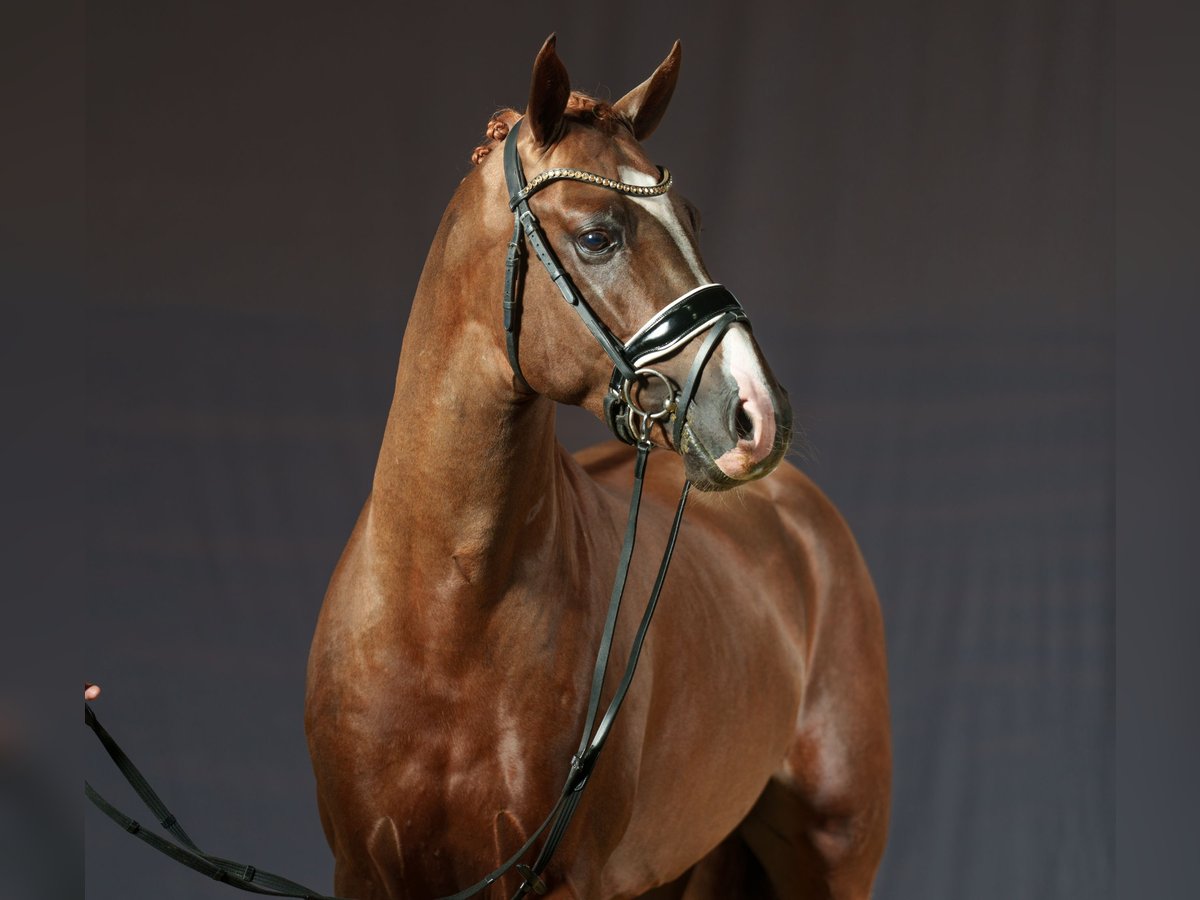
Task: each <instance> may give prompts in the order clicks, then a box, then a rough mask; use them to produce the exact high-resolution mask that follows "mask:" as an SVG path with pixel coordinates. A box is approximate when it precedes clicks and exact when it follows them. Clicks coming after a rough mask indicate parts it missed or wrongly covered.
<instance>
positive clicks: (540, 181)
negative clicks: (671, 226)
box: [512, 166, 672, 206]
mask: <svg viewBox="0 0 1200 900" xmlns="http://www.w3.org/2000/svg"><path fill="white" fill-rule="evenodd" d="M658 171H659V173H660V174H661V177H660V178H659V180H658V184H650V185H646V184H629V183H627V182H624V181H615V180H613V179H612V178H606V177H605V176H603V175H597V174H596V173H595V172H586V171H584V170H583V169H547V170H546V171H545V172H542V173H541V174H539V175H535V176H534V177H533V178H532V179H531V180H530V182H529V184H527V185H526V186H525V189H524V190H523V191H521V192H520V193H519V194H517V195H516V196H515V197H513V199H512V205H513V206H516V205H517V204H518V203H520V202H521V201H522V200H525V199H527V198H528V197H529V195H530V194H533V193H534V192H536V191H537V190H539V189H540V188H542V187H544V186H545V185H547V184H549V183H550V182H551V181H564V180H567V181H582V182H584V183H585V184H594V185H596V186H597V187H603V188H608V189H609V190H610V191H618V192H620V193H622V194H631V195H633V196H635V197H657V196H659V195H660V194H665V193H666V192H667V191H668V190H670V189H671V180H672V179H671V173H670V171H669V170H667V169H664V168H663V167H662V166H659V167H658Z"/></svg>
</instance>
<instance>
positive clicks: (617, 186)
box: [508, 122, 674, 209]
mask: <svg viewBox="0 0 1200 900" xmlns="http://www.w3.org/2000/svg"><path fill="white" fill-rule="evenodd" d="M517 124H518V125H520V124H521V123H520V122H518V123H517ZM673 180H674V179H672V178H671V173H670V172H669V171H667V170H666V169H664V168H663V167H662V166H659V167H658V183H657V184H649V185H646V184H630V183H629V182H627V181H615V180H614V179H612V178H607V177H605V176H604V175H597V174H596V173H595V172H588V171H586V170H584V169H547V170H546V171H545V172H542V173H540V174H538V175H534V176H533V180H532V181H531V182H529V184H528V185H526V186H525V187H524V188H523V189H522V190H520V191H518V192H517V193H516V194H515V195H514V196H513V197H512V198H511V199H510V200H509V201H508V208H509V209H516V208H517V204H518V203H521V202H522V201H524V200H528V199H529V198H530V197H531V196H532V195H533V194H536V193H537V192H538V191H540V190H541V189H542V188H544V187H545V186H546V185H548V184H549V183H550V182H552V181H582V182H583V183H584V184H594V185H596V186H597V187H602V188H608V189H609V190H610V191H618V192H619V193H622V194H629V195H631V196H633V197H657V196H658V195H659V194H665V193H666V192H667V191H669V190H670V189H671V182H672V181H673Z"/></svg>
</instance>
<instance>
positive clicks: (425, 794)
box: [306, 36, 891, 900]
mask: <svg viewBox="0 0 1200 900" xmlns="http://www.w3.org/2000/svg"><path fill="white" fill-rule="evenodd" d="M679 62H680V49H679V44H678V43H676V45H675V47H674V48H673V49H672V51H671V54H670V55H669V56H668V57H667V58H666V60H665V61H664V62H663V63H662V65H660V66H659V67H658V69H657V70H656V71H655V72H654V73H653V75H652V76H651V77H650V78H649V79H647V80H646V81H645V82H644V83H643V84H641V85H640V86H638V87H637V88H635V89H634V90H632V91H631V92H630V93H629V94H628V95H626V96H625V97H623V98H622V99H621V100H619V101H618V102H616V103H613V104H608V103H604V102H601V101H598V100H595V99H593V98H590V97H587V96H584V95H582V94H579V93H574V92H572V91H571V89H570V86H569V82H568V79H567V73H566V70H565V68H564V67H563V64H562V62H561V61H560V60H559V58H558V56H557V55H556V52H555V46H554V38H553V36H551V38H550V39H548V40H547V41H546V44H545V45H544V46H543V47H542V50H541V52H540V53H539V54H538V57H537V59H536V62H535V64H534V69H533V81H532V88H531V91H530V97H529V102H528V108H527V110H526V112H525V114H524V116H523V117H522V116H520V115H519V114H518V113H516V112H515V111H513V110H502V111H501V112H500V113H497V114H496V116H495V118H493V120H492V122H491V123H490V126H489V138H490V140H489V142H488V143H487V144H485V145H484V146H482V147H480V148H478V149H477V150H476V153H475V155H474V157H473V161H474V162H475V163H476V165H475V167H474V168H473V169H472V171H471V172H470V173H469V174H468V175H467V176H466V177H465V178H464V179H463V181H462V183H461V184H460V185H459V188H458V190H457V191H456V192H455V194H454V197H453V199H452V200H451V201H450V205H449V207H448V208H447V210H446V213H445V215H444V216H443V218H442V221H441V225H440V227H439V228H438V231H437V234H436V236H435V237H434V240H433V246H432V247H431V249H430V251H429V256H428V259H427V260H426V262H425V267H424V270H423V272H422V274H421V279H420V283H419V284H418V286H417V291H416V295H415V297H414V300H413V304H412V313H411V315H410V318H409V321H408V328H407V330H406V332H405V335H404V341H403V347H402V349H401V353H400V363H399V371H398V374H397V377H396V389H395V398H394V400H393V402H392V406H391V410H390V413H389V417H388V422H387V428H386V431H385V434H384V438H383V446H382V449H381V451H380V454H379V460H378V465H377V468H376V470H375V477H374V483H373V486H372V490H371V494H370V497H369V498H368V500H367V502H366V505H365V507H364V508H363V510H362V513H361V515H360V516H359V519H358V522H357V524H356V526H355V528H354V531H353V534H352V535H351V537H350V541H349V544H348V545H347V547H346V550H345V552H344V554H343V556H342V558H341V560H340V562H339V563H338V566H337V569H336V571H335V572H334V574H333V578H332V581H331V583H330V586H329V591H328V594H327V596H326V598H325V603H324V606H323V608H322V610H321V614H320V619H319V622H318V624H317V629H316V635H315V637H314V639H313V645H312V653H311V657H310V661H309V669H308V692H307V713H306V729H307V733H308V741H309V748H310V752H311V754H312V760H313V769H314V772H315V775H316V784H317V796H318V801H319V806H320V811H321V819H322V823H323V826H324V829H325V833H326V836H327V838H328V840H329V844H330V846H331V848H332V850H333V853H334V855H335V859H336V874H335V890H336V892H337V893H338V894H339V895H341V896H348V897H355V898H364V900H366V898H382V897H388V898H401V897H404V898H418V900H426V898H433V897H436V896H440V895H444V894H450V893H452V892H454V891H456V890H459V889H461V888H463V887H465V886H467V885H470V884H472V883H474V882H476V881H477V880H479V879H480V878H481V877H482V876H483V875H485V874H486V873H487V872H488V871H490V870H492V869H494V868H495V867H497V866H498V865H499V864H500V863H501V862H502V861H503V860H505V859H506V858H508V857H509V856H511V855H512V854H513V853H514V851H515V850H516V849H517V848H519V847H520V846H521V845H522V843H523V842H524V841H525V840H526V839H527V838H528V837H529V836H530V834H531V833H532V832H533V830H534V829H535V828H536V827H537V825H538V823H540V822H541V821H542V819H543V818H544V817H545V815H546V813H547V811H548V810H549V809H550V808H551V807H552V806H553V805H554V803H555V801H556V799H557V797H558V795H559V790H560V788H561V786H562V784H563V781H564V777H565V774H566V772H567V768H568V766H569V763H570V760H571V756H572V753H573V751H574V745H575V743H576V741H577V739H578V735H579V732H580V729H581V728H582V723H583V721H584V715H585V705H586V703H587V697H588V687H589V680H590V678H591V673H592V665H593V660H594V658H595V654H596V646H597V643H598V641H599V638H600V633H601V630H602V627H603V623H604V618H605V613H606V608H607V600H608V592H609V590H610V586H611V581H612V577H613V571H614V569H615V566H616V560H617V557H618V555H619V552H620V548H621V542H622V531H623V527H624V523H625V517H626V511H627V506H628V503H629V496H630V483H631V479H632V474H631V470H632V465H633V457H634V454H633V451H632V449H631V448H630V447H629V446H627V445H626V444H622V443H616V442H612V443H608V444H603V445H601V446H597V447H593V448H591V449H589V450H586V451H583V452H582V453H579V454H578V455H576V456H574V457H573V456H571V455H569V454H568V453H566V452H565V451H564V450H563V448H562V447H561V446H560V445H559V443H558V442H557V440H556V437H555V427H554V423H555V404H556V403H571V404H576V405H581V406H583V407H584V408H586V409H588V410H590V411H592V412H594V413H596V414H597V415H601V414H602V405H603V400H604V397H605V394H606V391H607V388H608V376H609V373H610V372H611V368H612V361H611V360H610V359H609V358H608V357H607V356H606V355H605V353H604V351H603V350H602V349H601V348H600V346H599V345H598V344H597V343H596V341H595V340H593V338H592V336H591V335H589V334H588V331H587V329H585V328H584V327H583V325H582V323H581V322H580V319H579V317H578V316H577V315H576V313H575V312H574V311H573V310H572V308H571V307H570V306H569V305H568V304H566V303H563V302H562V298H561V297H560V296H559V292H558V291H557V290H556V288H555V285H554V284H553V283H552V281H551V278H550V277H549V276H548V275H547V272H546V270H545V269H544V268H543V267H542V266H540V265H536V264H533V265H530V266H529V267H528V271H527V274H526V276H525V278H524V283H523V284H522V285H521V286H520V290H521V292H522V297H523V304H524V314H523V321H522V325H521V343H520V346H519V368H520V370H521V372H520V374H516V373H514V370H513V366H512V364H510V361H509V356H508V354H507V352H506V344H505V333H504V326H503V324H502V321H501V318H502V317H501V313H500V307H501V298H502V296H503V295H504V280H505V272H504V265H503V264H502V261H503V260H504V258H505V254H506V248H507V245H508V243H509V241H510V237H511V234H512V228H513V215H512V212H511V211H510V207H509V198H510V191H509V190H508V188H507V187H506V183H505V173H504V164H503V160H502V159H501V157H502V154H501V153H499V152H490V151H491V150H492V149H493V148H495V147H498V146H499V144H498V143H497V142H498V141H499V139H501V138H503V137H504V136H505V135H506V134H507V133H508V132H509V130H510V129H511V128H512V127H513V126H514V124H515V123H516V122H517V121H518V120H519V119H520V120H522V124H523V126H524V127H523V128H522V129H521V130H519V131H518V132H517V133H516V134H515V135H514V137H516V138H519V140H516V141H515V142H514V143H515V144H516V152H517V153H518V154H519V159H520V161H521V162H522V164H523V166H524V169H525V171H526V172H527V173H528V174H529V176H530V177H531V178H533V177H535V176H536V175H537V174H538V173H539V172H542V171H545V170H548V169H551V168H555V167H576V168H583V169H587V170H589V171H591V172H595V173H599V174H601V175H603V176H605V177H606V178H609V179H612V180H613V181H614V182H617V181H619V182H621V183H622V184H624V185H625V186H626V187H628V186H629V185H631V184H638V185H652V184H655V183H657V182H659V176H660V173H659V172H658V170H657V169H656V168H655V166H654V165H653V164H651V162H650V161H649V159H648V157H647V156H646V155H645V153H644V152H643V150H642V147H641V144H640V142H641V141H643V140H644V139H645V138H646V137H648V136H649V135H650V133H651V132H652V131H653V130H654V129H655V127H656V126H657V125H658V123H659V121H660V119H661V118H662V115H663V113H664V111H665V109H666V106H667V103H668V101H669V100H670V98H671V94H672V92H673V90H674V87H675V82H676V78H677V76H678V72H679ZM532 207H533V209H534V211H535V213H536V216H537V219H538V220H539V221H540V223H541V226H542V228H543V229H544V230H545V234H546V235H547V237H548V240H549V243H550V244H551V245H552V247H553V249H554V252H555V254H556V255H557V256H558V258H559V259H560V260H561V261H562V265H563V267H564V268H565V269H567V270H568V271H569V273H570V277H571V279H573V281H574V283H575V284H576V285H577V286H578V288H579V290H580V291H581V292H582V294H583V295H584V296H586V297H587V302H588V303H589V304H590V305H591V308H592V309H594V310H595V312H596V313H597V315H598V316H599V317H600V318H601V319H602V320H603V321H604V322H605V323H606V324H607V326H608V327H609V329H611V331H612V333H613V334H614V335H615V336H616V337H617V338H618V339H620V340H627V339H628V338H629V337H630V336H631V335H633V334H634V332H636V331H637V330H638V329H639V327H640V326H642V324H643V323H645V322H646V321H647V319H649V318H650V317H651V316H652V315H654V314H655V313H656V312H657V311H659V310H661V309H662V308H663V307H664V306H665V305H666V304H667V303H669V302H670V301H671V300H672V298H679V297H681V296H683V295H685V294H687V293H688V292H689V291H692V290H693V289H695V288H697V287H698V286H700V285H707V284H709V283H710V282H711V279H710V278H709V276H708V273H707V272H706V270H705V268H704V264H703V262H702V261H701V258H700V253H699V250H698V245H697V224H696V218H697V213H696V211H695V209H694V208H693V207H692V206H691V205H690V204H689V203H688V202H687V201H686V200H684V199H682V198H681V197H680V196H679V194H678V193H677V192H676V191H673V190H672V191H667V192H663V193H658V194H656V195H652V196H633V195H630V194H629V193H618V192H616V191H612V190H602V189H600V188H598V187H596V186H594V185H591V184H587V183H580V182H579V181H573V180H564V181H559V182H556V183H555V184H553V185H550V186H548V187H546V189H545V190H543V191H541V192H540V193H539V194H538V195H537V196H536V197H535V198H533V201H532ZM535 263H536V261H535ZM697 343H698V342H697V341H694V340H693V341H688V342H686V343H684V344H683V345H682V346H681V347H679V348H678V349H677V350H676V351H675V353H674V355H673V356H671V357H669V358H665V359H662V360H660V361H658V362H656V363H655V367H656V368H658V369H659V370H660V371H661V372H662V373H663V374H665V375H666V376H667V377H668V378H670V379H673V380H675V381H682V379H683V377H684V376H685V375H686V373H687V372H688V371H689V367H690V364H691V362H692V361H693V359H694V357H695V356H696V353H697V346H696V345H697ZM522 376H523V377H522ZM790 423H791V411H790V407H789V405H788V401H787V399H786V394H785V393H784V391H783V390H782V388H780V387H779V385H778V384H777V383H776V381H775V378H774V376H773V375H772V374H771V372H770V370H769V369H768V367H767V365H766V363H765V362H764V361H763V359H762V356H761V354H760V352H759V349H758V347H757V345H756V343H755V341H754V339H753V337H752V336H751V332H750V331H749V329H748V328H747V327H746V325H745V324H736V325H734V326H733V327H731V328H730V329H729V330H728V331H726V332H725V333H724V335H723V336H722V337H721V339H720V342H719V344H718V345H717V346H716V348H715V352H713V355H712V357H711V360H710V363H709V365H708V366H707V369H706V370H705V374H704V376H703V378H702V379H701V381H700V384H699V389H698V390H697V392H696V394H695V399H694V402H693V403H692V404H691V406H690V407H689V408H688V410H687V413H686V428H685V429H684V432H683V433H684V435H685V439H684V440H683V441H681V444H682V448H676V447H674V442H673V439H672V434H671V432H670V430H669V429H668V428H666V427H664V423H658V424H657V426H656V427H655V428H654V430H653V431H652V433H651V435H650V437H651V439H652V441H653V442H654V443H655V444H656V445H657V446H659V447H663V448H666V451H668V452H658V453H655V454H653V455H652V456H651V458H650V461H649V467H648V471H647V474H646V481H645V490H644V499H643V502H642V513H641V524H640V529H641V530H640V532H639V533H640V535H641V538H642V542H643V544H642V546H640V547H639V548H638V550H637V552H635V553H634V555H633V561H632V565H631V568H630V571H629V581H628V588H627V594H628V595H629V596H630V597H633V598H639V597H645V596H647V595H648V593H649V591H650V587H651V584H652V582H653V580H654V576H655V572H656V568H657V564H658V553H659V552H660V550H661V547H662V545H663V541H664V540H665V536H666V534H667V531H668V528H669V524H670V521H671V517H672V511H673V508H674V505H675V501H676V498H677V496H678V494H679V491H680V488H681V486H682V484H683V482H684V479H685V478H686V479H689V480H690V481H691V482H692V483H693V484H694V485H695V486H696V487H697V488H698V489H700V490H701V491H706V492H708V493H707V494H701V495H699V498H698V499H697V500H696V501H695V502H694V503H693V504H692V506H691V507H690V508H689V509H688V512H687V515H686V517H685V519H684V522H683V526H682V529H681V531H680V533H679V538H678V545H677V548H676V551H675V557H674V562H673V564H672V567H671V569H670V573H669V576H668V577H667V580H666V585H665V588H664V591H663V594H662V602H661V604H660V606H659V612H658V616H657V618H656V619H655V621H654V624H653V627H652V628H651V629H650V632H649V637H648V639H647V641H646V644H645V650H644V653H643V655H642V658H641V664H640V668H639V669H638V671H637V677H636V679H635V680H634V681H633V684H632V687H631V688H630V690H629V693H628V695H627V700H626V703H625V706H624V708H623V709H622V711H621V716H620V718H619V719H618V720H617V723H616V727H615V729H614V730H613V732H612V737H611V740H610V741H609V742H608V749H607V751H606V753H605V755H604V756H603V757H602V758H601V759H600V761H599V763H598V765H597V767H596V770H595V772H594V773H593V774H592V776H591V780H590V783H589V786H588V790H587V792H586V793H585V794H584V796H583V799H582V802H581V804H580V806H579V808H578V812H577V815H576V816H575V818H574V821H573V823H572V824H571V826H570V828H569V829H568V830H567V832H566V834H565V838H564V840H563V843H562V846H561V849H560V850H559V852H558V854H557V856H556V857H555V858H554V860H553V862H552V863H551V864H550V866H549V868H548V869H547V870H546V872H545V875H544V878H545V882H546V883H547V885H548V886H549V896H551V897H554V898H566V897H576V898H626V897H653V898H675V897H686V898H718V897H719V898H730V897H755V898H759V897H763V898H769V897H778V898H792V897H796V898H816V897H837V898H862V897H867V896H868V895H869V893H870V890H871V884H872V881H873V878H874V875H875V871H876V869H877V867H878V864H879V861H880V857H881V856H882V853H883V848H884V842H885V836H886V828H887V818H888V804H889V790H890V772H891V763H890V739H889V730H888V708H887V686H886V671H885V659H884V643H883V627H882V622H881V616H880V611H879V605H878V602H877V599H876V596H875V592H874V589H873V587H872V584H871V580H870V576H869V575H868V573H867V569H866V567H865V565H864V563H863V561H862V558H861V556H860V554H859V551H858V548H857V546H856V545H855V542H854V539H853V537H852V536H851V534H850V532H849V530H848V529H847V527H846V525H845V523H844V522H843V520H842V519H841V517H840V516H839V515H838V513H837V511H836V510H835V509H834V507H833V506H832V505H831V504H830V502H829V501H828V500H827V499H826V498H825V497H824V496H823V495H822V494H821V492H820V491H819V490H818V489H817V488H816V487H815V486H814V485H813V484H812V482H811V481H809V480H808V479H807V478H806V477H805V476H804V475H803V474H801V473H800V472H799V471H797V470H796V469H795V468H793V467H792V466H790V465H789V464H787V463H786V462H781V460H782V458H783V455H784V453H785V451H786V449H787V443H788V439H789V437H790V431H791V425H790ZM768 475H769V477H767V476H768ZM727 489H733V490H734V491H736V495H737V496H736V497H735V498H734V499H733V502H721V495H720V494H717V493H716V492H720V491H725V490H727ZM636 626H637V617H636V615H634V616H622V617H621V618H620V619H619V621H618V627H617V631H616V637H615V641H614V654H613V658H614V660H617V661H618V665H619V664H620V662H621V661H623V660H624V659H625V658H626V656H627V655H628V653H629V650H630V646H631V643H632V641H633V636H634V631H635V629H636ZM610 674H611V673H610ZM615 680H616V679H615V678H612V677H610V678H609V680H608V682H607V683H606V685H607V686H606V694H608V695H611V693H612V690H613V687H614V683H615ZM521 881H522V878H521V876H519V875H517V874H515V873H509V874H508V875H505V876H504V877H503V878H502V879H501V880H500V881H499V882H498V883H497V885H496V886H495V887H493V888H489V890H491V891H496V892H497V894H496V895H497V896H498V895H499V894H498V890H499V888H504V889H505V891H506V895H507V894H511V893H512V892H513V891H514V890H515V889H517V888H518V886H519V885H520V884H521Z"/></svg>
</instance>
